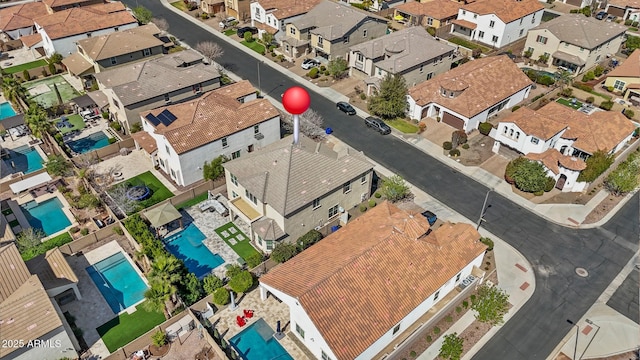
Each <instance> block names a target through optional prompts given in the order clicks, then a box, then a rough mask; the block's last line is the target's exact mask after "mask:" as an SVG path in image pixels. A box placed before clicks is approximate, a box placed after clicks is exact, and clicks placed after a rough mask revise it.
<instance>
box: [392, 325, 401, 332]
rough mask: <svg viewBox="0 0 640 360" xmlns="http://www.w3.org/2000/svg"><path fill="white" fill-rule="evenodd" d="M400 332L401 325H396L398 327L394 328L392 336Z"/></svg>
mask: <svg viewBox="0 0 640 360" xmlns="http://www.w3.org/2000/svg"><path fill="white" fill-rule="evenodd" d="M398 331H400V324H398V325H396V326H394V327H393V334H392V335H395V334H397V333H398Z"/></svg>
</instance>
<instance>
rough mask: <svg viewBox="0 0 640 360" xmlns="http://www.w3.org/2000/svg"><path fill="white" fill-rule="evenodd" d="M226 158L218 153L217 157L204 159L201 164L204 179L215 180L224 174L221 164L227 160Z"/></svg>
mask: <svg viewBox="0 0 640 360" xmlns="http://www.w3.org/2000/svg"><path fill="white" fill-rule="evenodd" d="M227 160H228V159H227V158H226V157H225V156H224V155H220V156H218V157H217V158H215V159H213V160H211V162H208V161H205V162H204V165H203V166H202V176H203V177H204V179H205V180H217V179H219V178H221V177H223V176H224V167H223V166H222V164H224V163H225V162H227Z"/></svg>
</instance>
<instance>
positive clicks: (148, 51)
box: [142, 49, 151, 56]
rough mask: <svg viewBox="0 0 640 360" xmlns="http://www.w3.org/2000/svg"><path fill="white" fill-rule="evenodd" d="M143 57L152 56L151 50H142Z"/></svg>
mask: <svg viewBox="0 0 640 360" xmlns="http://www.w3.org/2000/svg"><path fill="white" fill-rule="evenodd" d="M142 56H151V49H144V50H142Z"/></svg>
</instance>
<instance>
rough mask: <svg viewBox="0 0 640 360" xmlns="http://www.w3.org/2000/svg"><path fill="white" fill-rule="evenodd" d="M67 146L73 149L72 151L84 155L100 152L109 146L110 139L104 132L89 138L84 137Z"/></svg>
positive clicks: (70, 142)
mask: <svg viewBox="0 0 640 360" xmlns="http://www.w3.org/2000/svg"><path fill="white" fill-rule="evenodd" d="M67 145H68V146H69V147H70V148H71V150H73V151H75V152H77V153H78V154H84V153H86V152H89V151H92V150H98V149H100V148H103V147H105V146H107V145H109V137H107V135H106V134H105V133H104V132H102V131H99V132H97V133H93V134H91V135H89V136H87V137H83V138H82V139H78V140H73V141H69V142H67Z"/></svg>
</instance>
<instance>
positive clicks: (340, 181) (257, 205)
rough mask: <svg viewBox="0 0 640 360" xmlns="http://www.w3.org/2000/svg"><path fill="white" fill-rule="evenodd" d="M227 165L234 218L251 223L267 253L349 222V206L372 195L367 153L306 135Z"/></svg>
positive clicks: (254, 238) (257, 241)
mask: <svg viewBox="0 0 640 360" xmlns="http://www.w3.org/2000/svg"><path fill="white" fill-rule="evenodd" d="M223 166H224V168H225V177H226V182H227V191H228V193H229V198H230V201H229V210H230V212H231V217H232V218H234V217H236V216H238V217H239V218H240V219H241V220H243V221H245V222H246V223H247V224H250V225H251V235H250V237H251V239H252V242H253V244H254V246H256V247H258V248H260V249H262V250H263V251H266V252H270V251H271V250H273V247H274V246H275V245H276V243H277V242H280V241H285V240H286V241H289V242H292V241H296V240H297V239H298V238H299V237H300V236H302V235H304V234H305V233H307V232H308V231H310V230H312V229H314V228H316V227H321V226H324V225H326V224H327V223H329V222H331V221H334V220H338V219H341V220H342V221H343V222H346V214H347V213H346V210H348V209H351V208H353V207H354V206H356V205H358V204H360V203H361V202H362V201H364V200H365V199H367V198H368V197H369V195H370V191H371V176H372V172H373V166H372V165H371V163H369V162H368V161H367V160H366V159H365V158H364V156H363V154H362V153H360V152H356V151H355V150H353V149H350V148H342V149H337V150H336V149H332V148H330V147H329V145H328V144H326V143H321V142H320V143H316V142H314V141H313V140H311V139H309V138H307V137H304V136H301V137H300V143H299V144H297V145H295V144H293V143H292V141H291V138H284V139H281V140H280V141H278V142H276V143H273V144H271V145H267V146H266V147H264V148H263V149H261V150H259V151H255V152H253V153H251V154H247V156H242V157H240V158H238V159H235V160H231V161H229V162H226V163H224V164H223ZM343 218H344V219H343Z"/></svg>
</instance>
